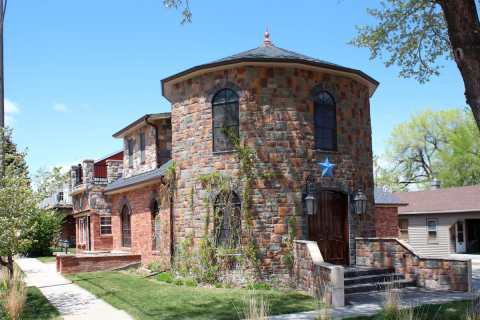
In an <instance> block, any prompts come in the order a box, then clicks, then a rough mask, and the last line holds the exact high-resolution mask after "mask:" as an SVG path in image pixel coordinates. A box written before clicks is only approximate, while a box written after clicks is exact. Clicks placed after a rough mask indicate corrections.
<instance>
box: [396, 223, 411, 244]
mask: <svg viewBox="0 0 480 320" xmlns="http://www.w3.org/2000/svg"><path fill="white" fill-rule="evenodd" d="M402 222H406V228H405V225H403V228H402ZM409 226H410V221H409V219H408V218H399V219H398V237H399V239H400V240H404V241H407V242H408V240H409V238H410V234H409V231H408V228H409ZM405 235H406V236H405Z"/></svg>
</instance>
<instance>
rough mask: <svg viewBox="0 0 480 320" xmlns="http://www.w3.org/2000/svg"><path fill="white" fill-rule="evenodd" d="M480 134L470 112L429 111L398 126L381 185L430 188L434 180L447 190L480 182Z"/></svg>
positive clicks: (378, 169)
mask: <svg viewBox="0 0 480 320" xmlns="http://www.w3.org/2000/svg"><path fill="white" fill-rule="evenodd" d="M479 150H480V132H479V131H478V130H477V128H476V125H475V120H474V119H473V116H472V113H471V112H470V111H469V110H465V111H461V110H459V109H450V110H442V111H432V110H430V109H428V110H425V111H423V112H421V113H419V114H417V115H415V116H413V117H412V118H411V119H410V120H408V121H406V122H404V123H401V124H400V125H398V126H396V127H395V128H394V129H393V130H392V133H391V137H390V139H389V141H388V149H387V153H386V159H385V161H384V163H388V164H390V165H383V166H382V165H379V163H378V162H377V165H376V166H375V179H376V185H377V186H387V187H389V188H391V189H393V190H406V189H408V188H409V187H411V186H415V187H416V188H420V189H423V188H426V187H427V186H428V185H429V184H430V182H431V181H432V179H433V178H439V179H440V180H442V184H443V185H444V186H446V187H450V186H462V185H469V184H475V183H480V174H479V171H478V168H480V157H479V156H478V155H480V153H479V152H480V151H479Z"/></svg>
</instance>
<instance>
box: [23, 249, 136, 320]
mask: <svg viewBox="0 0 480 320" xmlns="http://www.w3.org/2000/svg"><path fill="white" fill-rule="evenodd" d="M15 261H16V263H17V265H18V266H19V267H20V269H22V271H23V272H24V273H25V275H26V278H25V281H26V283H27V285H28V286H35V287H37V288H39V289H40V291H41V292H42V293H43V295H44V296H45V297H46V298H47V299H48V301H50V303H51V304H52V305H54V306H55V307H56V308H57V309H58V311H59V312H60V314H61V315H62V317H63V319H64V320H95V319H99V320H107V319H115V320H133V318H132V317H131V316H130V315H128V314H127V313H126V312H125V311H122V310H118V309H116V308H114V307H112V306H111V305H109V304H108V303H106V302H105V301H103V300H102V299H98V298H97V297H95V296H94V295H93V294H91V293H90V292H88V291H87V290H85V289H82V288H80V287H79V286H77V285H76V284H73V283H72V282H71V281H70V280H68V279H66V278H64V277H63V276H62V275H60V274H59V273H57V272H56V270H55V264H54V263H47V264H46V263H42V262H40V261H39V260H37V259H32V258H21V259H17V260H15Z"/></svg>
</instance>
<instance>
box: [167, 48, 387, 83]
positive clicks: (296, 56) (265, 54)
mask: <svg viewBox="0 0 480 320" xmlns="http://www.w3.org/2000/svg"><path fill="white" fill-rule="evenodd" d="M239 62H284V63H300V64H306V65H311V66H316V67H322V68H327V69H333V70H338V71H343V72H347V73H352V74H356V75H358V76H360V77H362V78H364V79H366V80H367V81H369V82H370V83H372V84H373V85H374V86H375V87H376V86H378V84H379V83H378V81H377V80H375V79H373V78H372V77H370V76H369V75H367V74H366V73H364V72H362V71H360V70H357V69H352V68H348V67H343V66H340V65H338V64H334V63H331V62H327V61H323V60H319V59H315V58H312V57H309V56H306V55H303V54H300V53H296V52H293V51H290V50H286V49H282V48H279V47H276V46H274V45H273V44H269V45H261V46H260V47H257V48H255V49H251V50H247V51H244V52H241V53H238V54H234V55H231V56H228V57H226V58H223V59H218V60H215V61H212V62H209V63H205V64H201V65H198V66H195V67H192V68H190V69H187V70H184V71H182V72H179V73H177V74H174V75H172V76H170V77H168V78H165V79H163V80H162V90H163V88H164V86H165V83H166V82H169V81H171V80H174V79H176V78H179V77H182V76H185V75H187V74H189V73H192V72H195V71H198V70H202V69H209V68H213V67H217V66H221V65H228V64H235V63H239ZM163 92H164V91H163Z"/></svg>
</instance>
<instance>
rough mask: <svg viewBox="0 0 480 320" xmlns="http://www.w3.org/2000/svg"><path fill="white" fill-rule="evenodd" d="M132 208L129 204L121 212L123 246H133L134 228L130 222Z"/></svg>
mask: <svg viewBox="0 0 480 320" xmlns="http://www.w3.org/2000/svg"><path fill="white" fill-rule="evenodd" d="M130 216H131V212H130V208H129V207H128V205H124V206H123V207H122V212H121V220H122V221H121V222H122V247H127V248H129V247H131V246H132V230H131V223H130Z"/></svg>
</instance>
